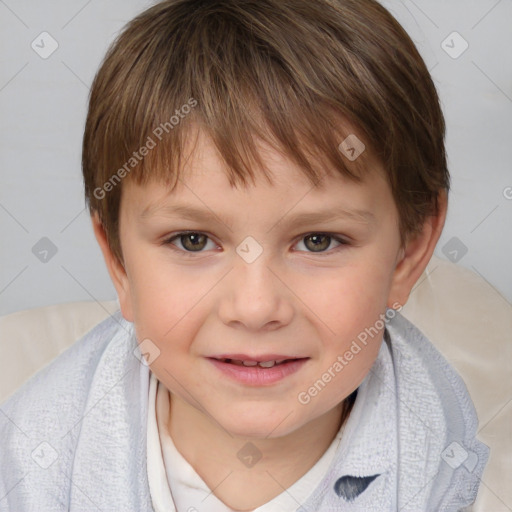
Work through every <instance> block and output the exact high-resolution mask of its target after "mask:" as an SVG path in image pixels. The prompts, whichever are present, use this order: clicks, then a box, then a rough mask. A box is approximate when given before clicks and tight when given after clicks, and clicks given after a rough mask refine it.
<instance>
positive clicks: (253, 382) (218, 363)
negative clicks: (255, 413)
mask: <svg viewBox="0 0 512 512" xmlns="http://www.w3.org/2000/svg"><path fill="white" fill-rule="evenodd" d="M207 359H208V360H209V361H210V362H211V363H212V364H213V366H214V367H215V368H216V369H217V370H218V371H220V372H221V374H223V375H224V376H226V377H228V378H229V379H230V380H232V381H236V382H237V383H239V384H243V385H247V386H252V387H258V386H271V385H274V384H277V383H278V382H280V381H282V380H284V379H286V378H291V376H292V375H293V374H295V373H297V372H298V371H299V370H300V369H301V368H302V367H304V365H306V364H307V361H308V360H309V359H310V358H309V357H290V356H285V355H282V354H264V355H261V356H249V355H246V354H222V355H219V356H214V357H208V358H207Z"/></svg>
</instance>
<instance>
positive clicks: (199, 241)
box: [180, 233, 208, 251]
mask: <svg viewBox="0 0 512 512" xmlns="http://www.w3.org/2000/svg"><path fill="white" fill-rule="evenodd" d="M206 240H208V237H207V236H205V235H202V234H201V233H187V234H186V235H181V236H180V241H181V243H182V244H183V247H185V249H187V251H201V250H202V249H204V247H205V246H206Z"/></svg>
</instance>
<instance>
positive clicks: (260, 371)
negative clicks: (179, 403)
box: [115, 138, 402, 437]
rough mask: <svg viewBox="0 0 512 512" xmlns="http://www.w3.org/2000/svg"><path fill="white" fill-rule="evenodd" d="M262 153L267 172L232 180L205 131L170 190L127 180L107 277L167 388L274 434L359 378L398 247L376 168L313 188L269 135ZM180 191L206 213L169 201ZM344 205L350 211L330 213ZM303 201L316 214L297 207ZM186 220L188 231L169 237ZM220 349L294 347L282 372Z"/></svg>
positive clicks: (242, 429) (180, 200)
mask: <svg viewBox="0 0 512 512" xmlns="http://www.w3.org/2000/svg"><path fill="white" fill-rule="evenodd" d="M263 157H264V161H265V162H266V164H267V166H268V168H269V169H270V170H271V171H272V173H273V175H274V181H275V183H274V185H270V184H269V183H268V182H266V181H265V180H264V179H263V178H262V177H261V176H258V182H257V184H256V186H252V185H250V186H249V188H247V189H243V188H240V189H235V188H231V186H230V185H229V182H228V178H227V177H226V176H225V174H224V170H223V164H222V162H221V160H220V159H219V158H218V156H217V154H216V152H215V150H214V147H213V144H212V143H211V142H210V141H209V140H208V139H206V138H201V139H200V140H199V142H198V144H197V146H196V149H195V151H194V153H193V158H191V159H190V160H189V161H188V162H187V167H186V174H185V175H184V180H183V182H182V183H180V184H179V188H178V189H177V190H176V191H175V192H174V193H173V194H171V195H169V194H168V192H166V190H165V188H164V187H163V185H161V184H158V183H153V184H150V185H147V186H144V187H139V186H136V185H134V184H133V183H131V182H127V183H125V184H123V186H124V187H125V188H124V190H123V198H122V204H121V214H120V236H121V246H122V251H123V255H124V261H125V270H126V274H124V272H122V271H121V277H120V280H119V281H118V282H117V283H115V284H116V287H117V290H118V293H119V298H120V302H121V306H122V311H123V314H124V316H125V317H126V318H127V319H128V320H130V321H133V322H134V323H135V328H136V334H137V338H138V340H139V342H141V341H142V340H145V339H146V338H147V339H149V340H151V342H152V343H153V344H154V346H156V347H158V350H159V351H160V354H159V356H158V357H157V358H156V359H155V360H154V361H153V362H152V364H151V368H152V370H153V372H154V373H155V374H156V376H157V377H158V378H159V379H160V380H161V381H162V382H163V383H164V384H165V385H166V387H167V388H168V389H169V390H170V391H171V393H172V394H173V395H175V396H177V397H180V398H181V399H182V400H183V401H184V402H186V403H187V404H189V406H190V407H191V408H194V410H196V412H197V411H202V412H203V413H205V414H207V415H208V416H210V418H213V420H214V421H215V422H216V423H217V424H219V425H221V426H222V427H223V428H224V429H226V430H228V431H229V432H231V433H233V434H235V435H240V436H255V437H267V436H270V437H277V436H280V435H285V434H287V433H290V432H292V431H294V430H295V429H297V428H299V427H301V426H303V425H305V424H306V423H308V422H309V421H312V420H314V419H316V418H319V417H320V416H322V415H323V414H325V413H327V412H328V411H330V410H331V409H332V408H334V407H336V406H337V405H338V404H339V403H340V402H341V401H342V400H343V399H344V398H346V397H347V396H348V395H349V394H350V393H351V392H352V391H353V390H354V389H356V388H357V387H358V386H359V385H360V384H361V382H362V381H363V379H364V377H365V376H366V374H367V373H368V371H369V369H370V367H371V366H372V364H373V362H374V361H375V359H376V357H377V354H378V351H379V348H380V345H381V341H382V334H383V328H382V316H381V315H383V314H384V313H385V311H386V306H389V307H391V306H392V305H393V304H394V302H395V301H396V299H397V297H396V296H394V294H393V292H392V290H393V289H394V287H393V280H394V274H395V273H394V271H395V266H396V264H397V262H398V260H399V258H400V257H401V253H402V251H401V249H400V236H399V231H398V213H397V210H396V207H395V204H394V201H393V197H392V195H391V190H390V188H389V186H388V184H387V182H386V181H385V178H384V177H383V176H382V174H381V173H380V172H377V171H378V169H374V170H373V171H375V172H371V174H369V175H368V179H367V180H366V181H365V182H364V183H363V184H357V183H355V182H352V181H349V180H347V179H344V178H341V177H339V176H336V177H326V178H324V179H323V180H322V181H321V182H320V185H319V187H318V188H314V187H312V186H311V185H310V183H309V182H308V181H307V180H306V178H305V177H304V176H303V175H302V174H301V173H300V171H299V170H298V169H297V168H296V167H295V165H294V164H292V163H291V162H290V161H289V160H286V159H284V158H283V157H282V156H280V155H279V154H278V153H276V152H274V151H271V150H270V149H268V148H267V149H266V151H265V153H263ZM155 204H157V205H156V206H155ZM149 205H153V206H151V208H150V210H149V212H147V213H148V214H147V215H145V216H143V215H142V213H143V212H144V210H145V209H146V208H147V207H148V206H149ZM177 205H180V206H185V205H186V206H188V207H190V208H196V209H199V210H202V211H203V212H204V217H203V218H202V219H201V220H191V219H189V218H186V217H184V216H182V215H179V214H174V215H173V210H174V211H175V210H176V208H177ZM341 209H343V210H346V212H347V214H341V215H340V216H339V218H337V219H335V218H334V216H335V213H336V212H337V211H338V210H341ZM356 210H357V211H360V212H363V211H364V212H366V213H358V214H355V213H354V212H356ZM351 212H352V213H351ZM305 213H314V214H320V213H323V214H324V215H325V219H324V220H322V221H294V217H295V216H298V215H300V214H305ZM330 216H332V219H329V217H330ZM186 230H188V231H192V232H194V233H196V235H195V237H194V236H189V237H185V236H182V237H181V238H180V237H179V236H178V237H177V238H176V239H175V240H174V241H173V242H172V243H171V242H166V240H169V239H170V238H172V237H174V236H175V235H176V234H178V233H180V232H183V231H186ZM322 233H329V234H331V235H332V236H333V237H335V236H339V237H341V238H342V239H344V240H346V241H347V242H348V245H341V244H340V243H339V242H337V241H336V240H335V238H328V237H326V236H321V235H322ZM315 234H316V235H317V236H316V238H315ZM308 235H310V236H309V237H308ZM187 249H188V250H187ZM315 249H316V252H315ZM260 251H261V254H260ZM395 307H396V304H395ZM369 328H373V329H375V328H378V331H379V332H378V335H373V337H372V336H368V335H367V342H366V345H364V344H363V343H361V342H360V341H357V340H358V336H359V335H360V334H361V333H363V332H365V329H369ZM372 332H373V333H374V332H375V330H373V331H372ZM360 339H361V337H360ZM354 340H356V341H357V344H358V346H359V347H360V350H359V351H357V349H356V348H354V345H353V341H354ZM146 343H147V342H146ZM351 346H352V349H351ZM149 347H152V345H150V346H149ZM147 349H148V346H146V350H147ZM154 350H155V349H154V348H149V352H150V354H151V351H154ZM347 352H350V353H351V354H352V357H350V354H348V355H346V354H347ZM240 354H243V355H244V356H240ZM229 355H234V356H233V358H239V357H244V358H246V359H251V358H255V359H259V358H260V357H263V359H289V358H303V359H302V360H301V362H300V363H294V364H292V365H290V364H287V365H286V366H283V367H282V368H286V370H283V372H281V370H282V369H279V367H274V368H269V369H265V368H248V369H244V368H243V367H240V366H236V365H233V364H229V363H220V362H219V361H217V360H216V359H215V358H220V357H229ZM235 355H238V357H237V356H235ZM267 356H268V357H267ZM336 362H338V365H336ZM340 367H341V370H340ZM230 370H232V371H231V372H230ZM292 370H293V371H292ZM326 372H327V373H328V374H329V375H328V376H327V377H326V376H325V374H326ZM329 377H330V378H329ZM252 378H254V379H255V380H254V381H250V379H252ZM265 378H269V381H268V382H266V381H265ZM319 380H320V381H322V382H321V383H320V384H318V381H319ZM315 383H317V387H316V388H315V389H316V392H315V389H314V390H313V391H311V387H312V386H313V387H314V386H315Z"/></svg>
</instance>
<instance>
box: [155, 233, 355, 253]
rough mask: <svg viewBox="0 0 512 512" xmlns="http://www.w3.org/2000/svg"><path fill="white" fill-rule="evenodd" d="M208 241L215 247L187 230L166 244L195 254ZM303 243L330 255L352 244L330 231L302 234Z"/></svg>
mask: <svg viewBox="0 0 512 512" xmlns="http://www.w3.org/2000/svg"><path fill="white" fill-rule="evenodd" d="M208 241H210V242H211V243H212V244H213V247H210V249H214V248H215V247H216V244H215V243H214V242H213V241H212V240H211V239H210V238H209V237H208V236H207V235H205V234H204V233H200V232H197V231H187V232H181V233H177V234H175V235H172V236H171V237H170V238H168V239H167V240H165V241H164V245H169V246H172V247H171V248H172V249H173V250H176V251H179V252H181V253H183V254H185V255H186V256H193V254H194V253H201V252H204V250H203V249H206V248H207V245H208ZM303 241H304V243H303ZM333 241H334V242H336V243H338V244H339V245H338V246H337V247H335V248H334V249H331V250H327V249H328V248H329V247H330V246H331V244H332V242H333ZM301 243H303V245H304V246H305V247H306V252H310V253H314V254H319V255H329V254H330V253H332V252H336V251H338V250H340V249H342V248H343V246H348V245H350V244H349V242H348V241H347V240H345V239H344V238H341V237H339V236H337V235H333V234H330V233H309V234H307V235H302V236H301V238H300V241H299V242H298V244H297V245H300V244H301ZM180 245H181V248H180ZM175 247H176V248H175ZM301 252H302V251H301Z"/></svg>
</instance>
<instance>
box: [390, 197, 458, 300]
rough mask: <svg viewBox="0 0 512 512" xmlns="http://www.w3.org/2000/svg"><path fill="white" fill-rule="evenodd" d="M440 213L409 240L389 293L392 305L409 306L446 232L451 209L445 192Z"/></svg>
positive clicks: (395, 271)
mask: <svg viewBox="0 0 512 512" xmlns="http://www.w3.org/2000/svg"><path fill="white" fill-rule="evenodd" d="M438 206H439V208H438V213H437V215H434V216H430V217H427V219H426V220H425V223H424V224H423V228H422V231H421V233H419V234H418V235H416V236H414V237H413V238H411V239H410V240H408V241H407V243H406V245H405V248H402V249H401V250H400V255H399V258H398V261H397V264H396V267H395V270H394V273H393V278H392V281H391V289H390V293H389V296H388V303H387V306H388V308H391V307H392V305H393V304H394V305H395V307H396V304H397V303H398V304H400V305H401V306H405V304H406V302H407V300H408V299H409V295H410V293H411V290H412V288H413V286H414V285H415V284H416V282H417V281H418V279H419V278H420V276H421V274H422V273H423V271H424V270H425V268H426V267H427V265H428V262H429V261H430V258H431V257H432V254H433V253H434V249H435V248H436V245H437V242H438V240H439V237H440V236H441V232H442V231H443V227H444V223H445V220H446V212H447V208H448V194H447V193H446V191H442V192H440V193H439V196H438Z"/></svg>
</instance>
